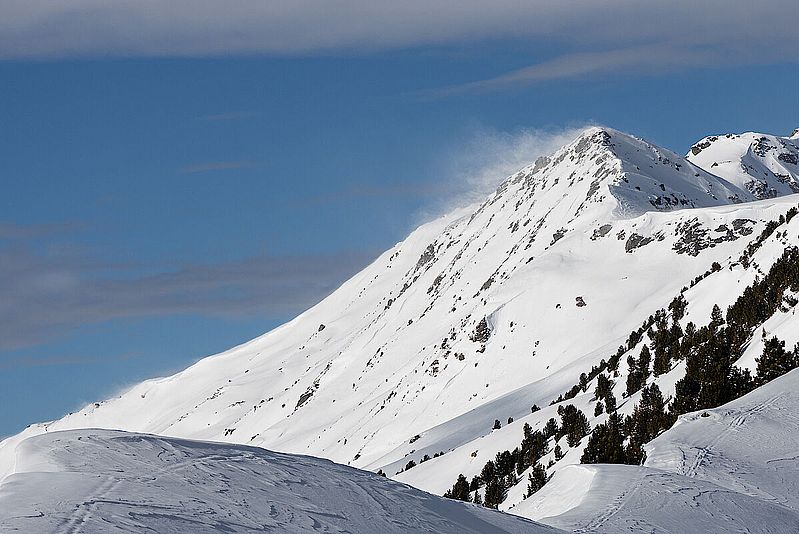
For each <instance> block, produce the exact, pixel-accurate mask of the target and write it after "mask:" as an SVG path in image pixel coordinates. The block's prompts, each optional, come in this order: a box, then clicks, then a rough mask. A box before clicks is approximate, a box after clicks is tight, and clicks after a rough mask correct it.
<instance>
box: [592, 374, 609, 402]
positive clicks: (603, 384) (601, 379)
mask: <svg viewBox="0 0 799 534" xmlns="http://www.w3.org/2000/svg"><path fill="white" fill-rule="evenodd" d="M612 391H613V381H612V380H611V379H610V378H608V377H607V376H605V375H604V374H599V375H597V377H596V388H594V396H595V397H596V398H597V400H601V399H604V398H605V397H607V396H608V395H611V394H612Z"/></svg>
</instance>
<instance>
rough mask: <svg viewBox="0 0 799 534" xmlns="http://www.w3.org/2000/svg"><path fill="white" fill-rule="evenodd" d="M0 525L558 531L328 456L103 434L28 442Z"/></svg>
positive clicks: (86, 529)
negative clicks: (404, 483)
mask: <svg viewBox="0 0 799 534" xmlns="http://www.w3.org/2000/svg"><path fill="white" fill-rule="evenodd" d="M0 530H2V531H4V532H7V531H19V532H28V533H33V532H37V533H47V532H53V533H55V532H59V533H71V532H82V533H87V534H89V533H100V532H103V533H105V532H158V533H170V532H175V533H187V532H191V533H196V534H200V533H205V532H208V533H211V532H281V533H287V534H289V533H297V534H306V533H308V532H340V533H345V532H347V533H351V534H372V533H375V532H385V533H403V534H404V533H407V532H436V533H452V534H460V533H473V534H478V533H485V532H497V533H503V532H504V533H519V534H522V533H531V534H532V533H539V532H540V533H542V534H544V533H549V532H552V533H554V532H555V529H553V528H551V527H547V526H544V525H539V524H536V523H533V522H532V521H529V520H526V519H522V518H518V517H514V516H510V515H505V514H501V513H498V512H494V511H491V510H488V509H485V508H482V507H479V506H474V505H469V504H464V503H459V502H456V501H452V500H448V499H443V498H440V497H436V496H433V495H429V494H426V493H423V492H421V491H418V490H415V489H413V488H410V487H408V486H404V485H402V484H398V483H396V482H393V481H391V480H387V479H385V478H383V477H380V476H377V475H373V474H371V473H366V472H363V471H358V470H356V469H352V468H349V467H345V466H341V465H337V464H334V463H332V462H329V461H327V460H320V459H318V458H311V457H304V456H291V455H285V454H279V453H273V452H270V451H266V450H263V449H258V448H254V447H242V446H235V445H228V444H221V443H209V442H199V441H186V440H179V439H168V438H162V437H157V436H152V435H145V434H130V433H126V432H114V431H107V430H75V431H67V432H53V433H49V434H46V435H41V436H37V437H34V438H31V439H29V440H27V441H25V442H24V443H23V444H22V446H21V448H20V451H19V463H18V464H17V467H16V474H14V475H13V476H11V477H9V478H8V479H6V481H5V482H4V483H3V484H2V486H0Z"/></svg>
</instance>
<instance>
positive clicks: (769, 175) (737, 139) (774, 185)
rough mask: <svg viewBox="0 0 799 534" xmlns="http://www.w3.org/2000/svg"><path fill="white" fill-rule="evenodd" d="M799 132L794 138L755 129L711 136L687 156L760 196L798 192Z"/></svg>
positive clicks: (695, 146) (696, 145) (697, 163)
mask: <svg viewBox="0 0 799 534" xmlns="http://www.w3.org/2000/svg"><path fill="white" fill-rule="evenodd" d="M796 131H799V129H797V130H796ZM796 131H795V132H794V134H793V135H792V136H791V137H778V136H776V135H767V134H762V133H754V132H747V133H742V134H726V135H712V136H710V137H705V138H704V139H702V140H701V141H699V142H698V143H696V144H695V145H694V146H693V147H691V150H690V152H689V153H688V156H687V158H688V160H689V161H691V162H692V163H694V164H696V165H698V166H700V167H702V168H703V169H706V170H708V171H709V172H711V173H713V174H716V175H718V176H721V177H723V178H725V179H726V180H727V181H729V182H731V183H733V184H735V186H736V187H738V188H740V189H743V190H745V191H748V192H749V193H751V194H752V195H754V196H755V197H757V198H771V197H776V196H781V195H789V194H791V193H799V135H797V134H796Z"/></svg>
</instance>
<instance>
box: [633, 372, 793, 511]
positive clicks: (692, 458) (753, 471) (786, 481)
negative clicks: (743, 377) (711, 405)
mask: <svg viewBox="0 0 799 534" xmlns="http://www.w3.org/2000/svg"><path fill="white" fill-rule="evenodd" d="M797 436H799V371H797V370H794V371H791V372H790V373H788V374H786V375H784V376H781V377H780V378H777V379H775V380H773V381H771V382H769V383H768V384H766V385H764V386H762V387H760V388H758V389H756V390H755V391H753V392H751V393H750V394H748V395H745V396H743V397H741V398H739V399H737V400H734V401H732V402H730V403H728V404H725V405H724V406H722V407H720V408H716V409H714V410H705V411H703V412H698V413H691V414H686V415H684V416H682V417H680V419H679V420H678V421H677V424H676V425H675V426H674V427H673V428H672V429H671V430H669V431H668V432H665V433H664V434H661V435H660V436H659V437H657V438H656V439H655V440H654V441H652V442H651V443H650V444H649V445H648V446H647V461H646V465H647V466H649V467H654V468H659V469H663V470H667V471H672V472H675V473H679V474H681V475H685V476H688V477H691V478H695V479H699V480H703V481H707V482H711V483H713V484H716V485H718V486H722V487H724V488H728V489H730V490H733V491H737V492H739V493H744V494H746V495H751V496H753V497H757V498H759V499H762V500H765V501H769V502H773V503H778V504H781V505H784V506H786V507H788V508H791V509H792V510H795V511H797V512H799V438H797Z"/></svg>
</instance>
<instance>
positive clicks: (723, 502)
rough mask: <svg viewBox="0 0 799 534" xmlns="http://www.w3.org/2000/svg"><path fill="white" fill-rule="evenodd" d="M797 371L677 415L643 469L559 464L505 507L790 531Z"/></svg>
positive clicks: (713, 528)
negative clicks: (532, 491) (541, 484)
mask: <svg viewBox="0 0 799 534" xmlns="http://www.w3.org/2000/svg"><path fill="white" fill-rule="evenodd" d="M797 444H799V371H797V370H795V371H792V372H790V373H788V374H787V375H785V376H783V377H780V378H778V379H776V380H774V381H772V382H770V383H768V384H766V385H764V386H761V387H760V388H758V389H756V390H755V391H753V392H752V393H750V394H748V395H745V396H744V397H741V398H739V399H737V400H735V401H732V402H730V403H729V404H726V405H724V406H721V407H720V408H716V409H713V410H703V411H701V412H697V413H691V414H687V415H685V416H682V417H681V418H680V419H679V420H678V422H677V424H676V425H675V426H674V427H673V428H672V429H671V430H668V431H666V432H665V433H663V434H661V435H660V436H659V437H658V438H656V439H655V440H654V441H653V442H651V443H650V444H649V445H648V446H647V453H648V458H647V461H646V463H645V465H644V466H643V467H636V466H626V465H579V466H577V465H576V466H572V467H570V468H568V469H564V470H562V471H561V472H559V473H558V474H557V475H555V477H554V478H553V480H552V481H550V483H549V484H547V486H545V488H544V489H543V490H542V491H541V492H539V493H538V494H536V495H535V496H533V497H531V498H529V499H527V500H526V501H524V502H523V503H522V504H520V505H519V507H518V510H515V511H514V512H515V513H519V514H521V515H526V516H528V517H538V518H539V520H543V521H544V522H546V523H548V524H551V525H554V526H558V527H560V528H563V529H566V530H579V531H580V532H671V533H679V532H685V533H690V532H719V533H721V532H764V533H765V532H769V533H783V532H785V533H788V532H797V531H798V530H799V469H797V468H799V456H797V454H798V453H799V448H797Z"/></svg>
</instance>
